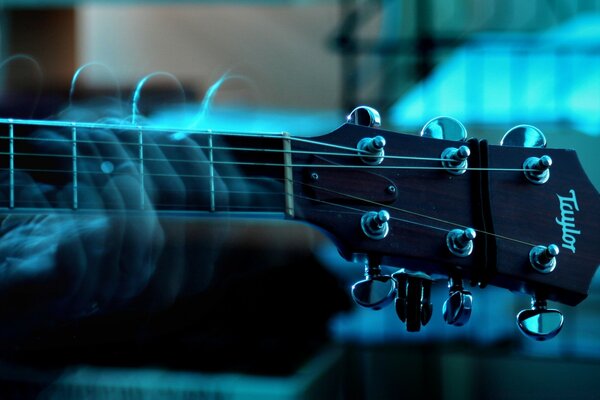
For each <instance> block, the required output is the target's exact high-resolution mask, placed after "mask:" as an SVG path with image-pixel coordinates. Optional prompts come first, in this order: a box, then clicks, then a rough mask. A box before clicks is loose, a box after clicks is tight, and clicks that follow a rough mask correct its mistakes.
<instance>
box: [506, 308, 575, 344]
mask: <svg viewBox="0 0 600 400" xmlns="http://www.w3.org/2000/svg"><path fill="white" fill-rule="evenodd" d="M563 322H564V316H563V314H562V312H560V311H559V310H555V309H548V308H547V304H546V300H540V299H536V298H535V297H533V298H532V299H531V309H529V310H522V311H521V312H519V313H518V314H517V327H518V328H519V330H520V331H521V332H522V333H523V334H524V335H525V336H527V337H528V338H531V339H533V340H537V341H544V340H549V339H552V338H553V337H554V336H556V335H558V333H559V332H560V330H561V329H562V327H563Z"/></svg>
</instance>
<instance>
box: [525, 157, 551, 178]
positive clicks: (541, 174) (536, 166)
mask: <svg viewBox="0 0 600 400" xmlns="http://www.w3.org/2000/svg"><path fill="white" fill-rule="evenodd" d="M551 166H552V158H550V156H545V155H544V156H541V157H529V158H528V159H526V160H525V162H524V163H523V170H524V171H523V173H524V174H525V178H527V180H529V182H531V183H534V184H536V185H542V184H544V183H546V182H548V179H550V167H551Z"/></svg>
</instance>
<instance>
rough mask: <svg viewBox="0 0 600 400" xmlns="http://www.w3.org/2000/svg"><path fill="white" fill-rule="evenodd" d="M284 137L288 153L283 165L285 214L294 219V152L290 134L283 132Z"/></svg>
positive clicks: (285, 154)
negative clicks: (292, 152)
mask: <svg viewBox="0 0 600 400" xmlns="http://www.w3.org/2000/svg"><path fill="white" fill-rule="evenodd" d="M282 136H283V137H284V139H283V150H284V151H286V150H287V152H285V153H283V160H284V161H283V164H284V167H283V168H284V172H283V174H284V178H285V182H284V187H285V194H286V196H285V199H284V201H285V212H286V214H287V215H288V216H289V217H291V218H294V198H293V196H294V181H293V178H294V171H293V168H294V166H293V164H292V155H291V153H290V152H291V150H292V145H291V143H290V139H289V136H290V135H289V134H288V133H287V132H283V134H282Z"/></svg>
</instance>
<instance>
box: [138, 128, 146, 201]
mask: <svg viewBox="0 0 600 400" xmlns="http://www.w3.org/2000/svg"><path fill="white" fill-rule="evenodd" d="M138 144H139V152H138V156H139V159H140V209H141V210H143V209H145V208H146V188H145V186H144V138H143V135H142V128H141V127H140V128H139V130H138Z"/></svg>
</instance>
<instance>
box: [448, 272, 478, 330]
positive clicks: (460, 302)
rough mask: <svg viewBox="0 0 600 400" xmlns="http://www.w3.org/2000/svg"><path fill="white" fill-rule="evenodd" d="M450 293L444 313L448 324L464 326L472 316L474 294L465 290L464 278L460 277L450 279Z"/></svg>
mask: <svg viewBox="0 0 600 400" xmlns="http://www.w3.org/2000/svg"><path fill="white" fill-rule="evenodd" d="M448 288H449V289H450V295H449V297H448V299H447V300H446V301H445V302H444V306H443V307H442V314H443V316H444V321H445V322H446V323H447V324H448V325H453V326H463V325H464V324H466V323H467V322H469V319H470V318H471V309H472V308H473V295H472V294H471V292H469V291H467V290H464V288H463V285H462V280H461V279H460V278H458V277H454V278H453V277H450V278H449V279H448Z"/></svg>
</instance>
